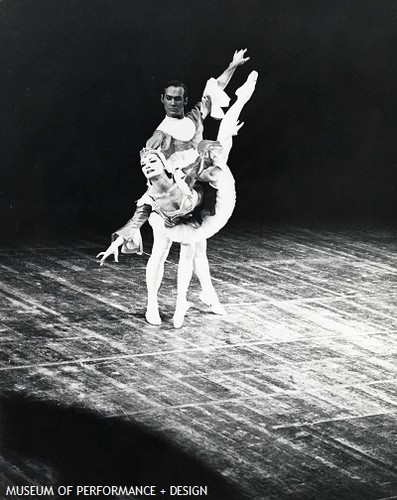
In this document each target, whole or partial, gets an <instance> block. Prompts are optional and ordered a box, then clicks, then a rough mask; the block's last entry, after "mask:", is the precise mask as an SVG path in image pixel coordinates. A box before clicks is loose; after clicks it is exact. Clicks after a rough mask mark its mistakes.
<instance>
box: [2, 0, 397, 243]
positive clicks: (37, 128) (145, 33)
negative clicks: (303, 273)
mask: <svg viewBox="0 0 397 500" xmlns="http://www.w3.org/2000/svg"><path fill="white" fill-rule="evenodd" d="M0 23H1V26H0V28H1V30H0V33H1V45H2V47H1V60H2V63H1V75H2V76H1V86H0V92H1V126H2V131H1V141H2V145H1V149H0V151H1V153H0V154H1V158H0V169H1V174H0V183H1V185H0V189H1V198H0V207H1V214H0V223H1V228H2V230H1V231H0V234H2V235H3V237H4V236H5V235H6V236H8V237H10V236H11V237H15V236H18V235H21V234H29V233H32V234H34V233H37V232H42V231H47V232H49V233H51V232H52V233H57V234H62V233H65V234H66V232H69V231H73V230H76V231H80V230H87V229H90V230H95V231H96V230H99V231H101V232H102V233H103V234H108V233H109V232H111V231H112V230H113V229H115V228H117V227H119V226H120V225H122V224H123V223H124V222H125V221H126V220H127V219H128V218H129V216H130V215H131V214H132V211H133V208H134V200H135V199H137V198H138V197H139V196H140V195H141V194H142V193H143V191H144V189H145V180H144V178H143V175H142V173H141V171H140V168H139V155H138V152H139V150H140V149H141V147H142V146H143V145H144V143H145V141H146V139H147V138H148V137H149V136H150V135H151V133H152V132H153V130H154V129H155V128H156V126H157V125H158V123H159V122H160V121H161V119H162V117H163V109H162V105H161V103H160V101H159V94H160V92H161V86H162V83H163V82H164V81H166V80H169V79H174V78H177V79H180V80H182V81H184V82H185V83H186V84H187V85H188V87H189V96H190V102H191V104H193V103H194V102H195V101H196V100H198V99H199V98H200V97H201V92H202V89H203V87H204V84H205V81H206V79H207V78H208V77H210V76H219V74H220V73H221V72H222V71H223V69H225V67H226V66H227V64H228V63H229V61H230V59H231V57H232V54H233V52H234V50H235V49H238V48H245V47H247V48H248V50H249V55H250V56H251V61H249V63H247V64H246V65H245V66H243V67H242V68H239V70H238V72H237V73H236V75H235V77H234V79H233V80H232V82H231V84H230V86H229V87H228V90H229V93H230V95H233V93H234V90H235V89H236V87H237V86H238V85H239V84H241V83H242V82H243V80H245V78H246V76H247V75H248V73H249V71H251V70H252V69H257V70H258V71H259V78H260V79H259V81H258V86H257V90H256V92H255V94H254V96H253V98H252V100H251V101H250V102H249V103H248V105H247V106H246V108H245V109H244V111H243V116H242V119H243V121H244V122H245V124H246V125H245V127H244V128H243V129H242V130H241V131H240V133H239V136H238V138H237V139H236V141H235V146H234V148H233V151H232V155H231V158H230V166H231V168H232V170H233V172H234V174H235V177H236V180H237V187H238V204H237V207H236V211H235V215H234V219H235V220H236V221H239V220H240V221H241V220H245V218H247V217H249V218H250V219H253V220H258V221H262V222H266V223H267V222H276V223H278V222H281V221H287V222H296V221H310V220H314V221H322V220H324V221H330V220H331V221H352V220H353V221H366V220H370V221H372V222H376V223H383V222H386V223H390V222H392V223H393V222H395V221H396V214H397V210H396V208H397V207H396V205H397V202H396V199H397V197H396V184H397V174H396V167H395V162H396V153H397V141H396V133H397V128H396V116H397V56H396V54H397V2H395V1H394V0H392V1H379V0H374V1H368V0H354V1H353V0H350V1H349V0H343V1H338V0H332V1H324V0H323V1H322V0H316V1H301V0H269V1H267V0H228V1H218V0H216V1H215V0H204V1H191V0H170V1H168V0H166V1H165V0H164V1H161V0H34V1H20V0H12V1H3V2H1V3H0ZM216 126H217V124H216V123H215V122H208V124H207V130H206V135H207V137H208V138H211V137H212V138H214V137H215V134H216Z"/></svg>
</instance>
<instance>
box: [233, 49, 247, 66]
mask: <svg viewBox="0 0 397 500" xmlns="http://www.w3.org/2000/svg"><path fill="white" fill-rule="evenodd" d="M246 52H247V49H241V50H236V52H235V53H234V55H233V59H232V62H231V66H233V67H234V68H236V67H237V66H241V65H242V64H245V63H246V62H247V61H249V59H250V58H249V57H244V55H245V53H246Z"/></svg>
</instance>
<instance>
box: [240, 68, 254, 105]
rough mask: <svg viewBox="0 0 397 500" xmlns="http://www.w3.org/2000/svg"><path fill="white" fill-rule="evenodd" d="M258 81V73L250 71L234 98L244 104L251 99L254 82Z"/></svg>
mask: <svg viewBox="0 0 397 500" xmlns="http://www.w3.org/2000/svg"><path fill="white" fill-rule="evenodd" d="M257 80H258V72H257V71H251V73H250V74H249V75H248V78H247V81H246V82H245V83H244V84H243V85H242V86H241V87H240V88H238V89H237V90H236V96H237V98H238V99H241V100H243V101H245V102H248V101H249V100H250V99H251V96H252V94H253V93H254V90H255V85H256V81H257Z"/></svg>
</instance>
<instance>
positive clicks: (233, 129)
mask: <svg viewBox="0 0 397 500" xmlns="http://www.w3.org/2000/svg"><path fill="white" fill-rule="evenodd" d="M257 79H258V73H257V72H256V71H252V72H251V73H250V74H249V76H248V78H247V81H246V82H245V83H244V84H243V85H242V86H241V87H240V88H239V89H237V90H236V96H237V100H236V102H235V103H234V104H233V106H231V107H230V109H228V111H227V112H226V114H225V116H224V117H223V119H222V121H221V123H220V125H219V132H218V137H217V140H218V141H219V142H220V143H221V144H222V147H223V150H224V155H225V161H227V157H228V155H229V153H230V150H231V148H232V137H233V136H234V135H237V132H238V131H239V130H240V128H241V127H242V126H243V123H242V124H239V122H238V119H239V117H240V113H241V111H242V109H243V107H244V105H245V104H246V103H247V102H248V101H249V100H250V98H251V96H252V94H253V93H254V90H255V85H256V81H257Z"/></svg>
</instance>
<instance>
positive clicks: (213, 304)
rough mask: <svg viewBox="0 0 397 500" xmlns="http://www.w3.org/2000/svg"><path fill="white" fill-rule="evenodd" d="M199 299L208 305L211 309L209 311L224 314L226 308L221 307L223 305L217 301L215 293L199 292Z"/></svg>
mask: <svg viewBox="0 0 397 500" xmlns="http://www.w3.org/2000/svg"><path fill="white" fill-rule="evenodd" d="M200 300H201V302H203V304H205V305H206V306H209V307H210V309H211V312H213V313H214V314H219V315H224V314H226V310H225V308H224V307H223V305H222V304H221V303H220V302H219V299H218V296H217V295H216V293H215V292H214V293H212V294H206V293H204V292H201V293H200Z"/></svg>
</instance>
